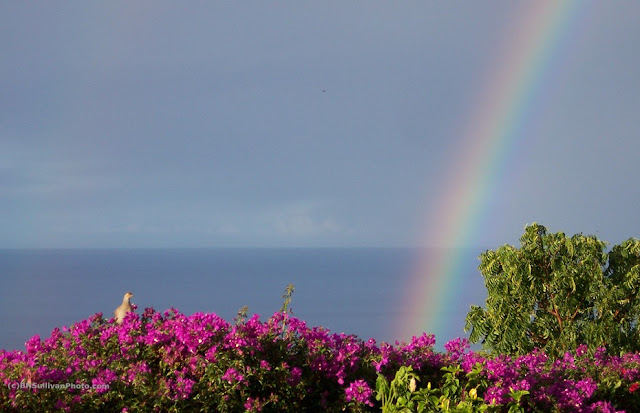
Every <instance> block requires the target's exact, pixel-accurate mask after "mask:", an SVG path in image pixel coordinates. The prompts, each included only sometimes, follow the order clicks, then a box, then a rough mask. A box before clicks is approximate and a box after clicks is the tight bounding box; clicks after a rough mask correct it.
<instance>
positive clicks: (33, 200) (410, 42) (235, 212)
mask: <svg viewBox="0 0 640 413" xmlns="http://www.w3.org/2000/svg"><path fill="white" fill-rule="evenodd" d="M518 4H519V3H516V2H506V1H503V2H496V1H483V2H456V1H453V2H436V1H425V2H402V3H395V2H394V3H390V2H382V1H368V2H277V3H274V2H257V1H247V2H188V3H176V2H167V1H153V2H151V1H137V2H128V1H126V2H125V1H109V2H91V3H85V2H71V1H70V2H38V3H24V2H4V3H3V4H2V5H0V36H1V38H2V39H3V40H4V41H3V42H2V43H1V44H0V55H1V56H2V60H1V62H0V90H1V91H2V92H1V93H0V247H9V248H14V247H15V248H21V247H54V248H55V247H209V246H274V247H278V246H409V245H416V244H424V245H439V239H428V240H425V239H423V234H424V233H425V231H424V228H421V226H424V225H428V223H425V217H426V216H429V213H430V210H431V209H432V208H434V204H435V200H437V199H438V195H439V194H443V193H445V189H446V185H447V183H448V182H449V181H448V180H447V179H448V176H447V175H446V174H447V173H448V172H450V169H448V167H449V166H451V165H455V163H456V161H458V160H459V159H458V158H457V157H458V156H459V154H460V149H459V148H460V146H461V145H464V144H465V142H464V138H465V137H463V136H459V132H460V130H461V125H463V124H464V122H466V121H467V120H468V119H469V117H470V116H471V115H472V113H473V111H474V109H476V108H474V105H477V104H478V102H479V101H478V95H477V94H478V91H480V90H482V89H483V86H486V85H485V84H484V83H485V82H486V81H487V74H490V73H492V72H493V71H497V70H498V69H499V67H498V65H500V64H503V63H504V57H502V58H501V57H500V51H501V45H503V44H504V43H505V40H506V39H509V37H510V36H517V35H518V33H517V32H516V33H513V32H512V31H510V30H512V27H513V24H514V22H516V23H517V22H518V21H521V20H522V21H526V19H524V18H523V16H521V15H520V14H521V12H520V10H521V8H520V7H518ZM584 4H585V6H584V8H583V7H582V6H579V8H578V10H577V11H578V12H579V13H576V17H575V19H574V20H572V21H571V24H570V25H569V24H568V26H567V29H566V31H565V32H564V33H563V37H562V39H561V43H560V44H559V45H558V47H557V53H556V54H555V55H554V56H553V59H552V60H551V61H550V62H549V66H548V67H547V69H546V72H545V75H544V76H543V77H541V78H540V82H539V84H538V85H537V86H536V94H535V100H534V102H533V103H532V104H531V107H530V110H529V111H528V112H527V116H526V118H525V119H524V122H523V125H525V126H526V128H524V130H521V131H520V132H519V133H522V134H523V135H522V136H521V137H519V138H518V141H517V142H518V143H517V144H516V145H515V146H514V149H513V150H512V152H511V153H510V154H509V156H508V158H507V159H506V164H505V167H504V168H503V172H502V176H500V177H498V179H496V181H495V183H496V184H495V186H494V187H493V188H492V191H493V195H492V197H491V198H492V200H491V203H490V205H489V207H488V210H487V213H485V214H483V215H482V216H481V217H478V219H481V220H482V222H483V224H482V228H484V230H483V231H482V232H481V233H480V234H478V236H477V237H476V238H475V239H474V240H471V241H472V243H474V244H477V245H487V246H495V245H499V244H503V243H515V242H517V239H518V237H519V236H520V235H521V233H522V231H523V227H524V225H525V224H526V223H530V222H533V221H537V222H540V223H543V224H545V225H547V226H548V227H549V229H550V230H552V231H560V230H562V231H565V232H567V233H568V234H573V233H576V232H584V233H588V234H596V235H598V236H599V237H600V238H602V239H603V240H606V241H609V242H611V243H614V244H615V243H619V242H621V241H622V240H624V239H627V238H629V237H632V236H633V237H639V236H640V219H638V211H640V185H639V184H638V177H639V175H640V174H639V173H638V155H639V154H640V81H639V79H638V76H639V74H640V49H639V48H638V47H637V45H638V41H639V40H640V25H638V24H637V21H638V18H639V17H640V3H637V2H606V3H605V2H597V3H593V2H584ZM586 4H589V6H586ZM479 173H481V171H480V172H479Z"/></svg>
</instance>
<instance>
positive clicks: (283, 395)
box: [0, 308, 640, 412]
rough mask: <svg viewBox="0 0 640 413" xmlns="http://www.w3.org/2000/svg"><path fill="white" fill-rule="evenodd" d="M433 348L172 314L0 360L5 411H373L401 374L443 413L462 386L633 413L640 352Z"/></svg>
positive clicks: (639, 407)
mask: <svg viewBox="0 0 640 413" xmlns="http://www.w3.org/2000/svg"><path fill="white" fill-rule="evenodd" d="M434 344H435V339H434V337H433V336H432V335H427V334H423V335H422V336H419V337H413V338H412V340H411V341H410V342H409V343H397V342H396V343H395V344H394V345H392V344H388V343H384V342H383V343H380V344H379V345H378V343H376V341H375V340H373V339H370V340H368V341H363V340H361V339H359V338H358V337H356V336H354V335H346V334H333V333H331V332H330V331H328V330H327V329H325V328H323V327H308V326H307V325H306V323H305V322H304V321H302V320H299V319H296V318H294V317H291V316H290V315H288V314H286V313H284V312H278V313H275V314H274V315H273V316H272V317H270V318H269V319H268V320H266V321H261V320H260V317H259V316H258V315H254V316H253V317H251V318H249V319H244V318H239V319H238V320H237V322H236V323H235V324H231V323H229V322H227V321H225V320H224V319H222V318H221V317H219V316H217V315H216V314H205V313H196V314H193V315H191V316H186V315H184V314H182V313H180V312H179V311H178V310H176V309H170V310H168V311H165V312H164V313H160V312H157V311H155V310H153V309H152V308H148V309H146V310H145V311H144V313H143V314H142V315H141V316H140V315H137V314H135V313H129V314H127V316H126V317H125V319H124V321H123V323H122V324H121V325H118V324H115V323H113V320H105V319H103V317H102V315H101V314H96V315H95V316H93V317H91V318H89V319H88V320H83V321H81V322H78V323H76V324H74V325H72V326H71V327H70V328H63V329H62V331H61V330H59V329H55V330H54V331H53V332H52V333H51V335H50V336H49V337H48V338H46V339H44V340H41V338H40V337H39V336H34V337H33V338H31V339H30V340H29V341H28V342H27V343H25V350H24V351H17V350H16V351H6V350H0V383H2V387H0V411H22V410H33V409H35V408H36V407H37V408H38V409H41V410H59V411H85V410H91V411H95V410H105V411H130V412H133V411H185V410H187V411H206V410H211V411H220V412H236V411H248V412H268V411H283V412H284V411H296V412H299V411H317V410H318V408H322V409H324V410H328V411H351V412H364V411H379V409H380V402H379V401H377V400H376V394H375V392H374V390H372V389H374V388H375V386H376V379H377V378H378V375H381V376H383V377H385V378H386V379H389V380H391V379H392V378H393V377H394V376H395V374H396V372H397V371H398V370H399V369H400V367H402V366H407V367H411V368H412V371H413V372H414V373H415V377H416V378H417V385H418V387H420V386H422V387H424V386H426V385H427V383H430V386H432V387H433V389H437V388H445V387H447V386H449V387H448V389H449V390H447V392H448V394H449V396H448V397H450V398H451V400H450V401H449V400H448V399H447V400H446V403H444V402H443V403H442V405H443V406H444V405H446V406H449V404H450V403H454V402H455V400H454V393H455V391H454V388H453V387H451V386H452V383H458V385H459V391H458V393H457V394H458V397H459V399H460V402H464V400H465V398H469V399H470V400H472V402H473V403H475V404H478V403H486V404H488V405H490V404H492V405H493V406H496V407H495V409H494V411H500V409H501V407H500V406H503V407H504V409H505V411H506V409H507V406H509V405H510V404H511V405H513V403H517V404H518V405H520V406H521V407H522V408H523V409H524V410H525V411H582V412H614V411H621V410H622V409H626V411H640V391H638V389H639V388H640V355H638V354H625V355H622V356H608V355H607V354H606V350H605V349H598V350H597V351H596V352H595V354H591V353H589V352H588V351H587V349H586V347H584V348H583V347H581V348H578V350H577V351H575V352H573V353H567V354H565V355H564V357H562V358H560V359H552V358H550V357H548V356H547V355H545V354H544V353H542V352H540V351H535V352H533V353H531V354H529V355H526V356H521V357H517V358H512V357H508V356H503V355H488V354H484V353H481V352H471V351H469V345H468V342H467V341H466V340H461V339H458V340H454V341H451V342H449V343H447V344H446V345H445V348H446V350H447V351H446V352H445V353H442V354H441V353H437V352H435V351H434V350H433V346H434ZM446 372H448V373H446ZM452 375H456V377H453V378H452ZM38 383H70V384H75V386H71V387H68V388H65V387H62V386H60V387H56V388H42V387H38V386H33V384H38ZM17 384H20V385H17ZM411 384H412V386H410V388H409V390H408V391H409V392H410V393H411V394H413V392H415V391H417V390H416V380H413V381H412V383H411ZM518 392H520V393H518ZM527 392H528V393H527ZM523 394H526V395H525V396H522V395H523Z"/></svg>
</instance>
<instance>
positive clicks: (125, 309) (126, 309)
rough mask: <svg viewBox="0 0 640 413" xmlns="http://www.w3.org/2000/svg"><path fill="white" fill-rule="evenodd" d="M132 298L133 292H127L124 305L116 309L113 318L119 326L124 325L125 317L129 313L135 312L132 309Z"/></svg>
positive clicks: (123, 300)
mask: <svg viewBox="0 0 640 413" xmlns="http://www.w3.org/2000/svg"><path fill="white" fill-rule="evenodd" d="M131 297H133V293H132V292H131V291H127V292H126V293H125V294H124V298H123V299H122V304H120V307H118V308H116V311H114V312H113V316H114V317H115V319H116V323H117V324H122V320H124V316H125V315H127V313H131V312H133V308H131V301H129V300H131Z"/></svg>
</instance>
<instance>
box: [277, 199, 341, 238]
mask: <svg viewBox="0 0 640 413" xmlns="http://www.w3.org/2000/svg"><path fill="white" fill-rule="evenodd" d="M320 209H321V208H320V206H319V205H316V204H313V203H310V204H297V205H291V206H288V207H284V208H283V209H282V210H281V211H280V213H279V214H278V216H277V219H276V229H277V231H278V233H280V234H282V235H292V236H315V235H324V234H331V233H337V232H341V231H342V230H343V228H342V226H340V225H339V224H338V223H337V222H336V220H335V219H334V218H333V217H331V216H325V215H323V214H322V212H320V211H319V210H320Z"/></svg>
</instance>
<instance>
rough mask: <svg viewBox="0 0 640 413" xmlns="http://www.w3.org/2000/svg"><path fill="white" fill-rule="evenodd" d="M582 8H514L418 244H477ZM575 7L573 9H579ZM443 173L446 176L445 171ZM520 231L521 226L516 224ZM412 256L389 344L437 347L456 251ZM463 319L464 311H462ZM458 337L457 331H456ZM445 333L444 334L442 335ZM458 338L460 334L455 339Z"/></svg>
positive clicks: (548, 2)
mask: <svg viewBox="0 0 640 413" xmlns="http://www.w3.org/2000/svg"><path fill="white" fill-rule="evenodd" d="M583 4H585V3H582V2H579V1H578V0H566V1H565V0H542V1H539V0H535V1H530V2H524V3H522V4H521V6H520V7H521V10H519V11H518V13H517V14H516V16H514V17H516V18H515V19H514V21H515V25H514V26H511V27H508V30H509V31H508V32H507V33H505V35H504V38H505V39H507V44H506V45H505V46H504V47H503V48H502V49H501V51H500V52H499V54H498V56H499V58H498V59H494V60H493V63H492V64H491V67H490V69H491V71H490V75H489V76H487V79H486V80H485V81H484V83H483V84H482V87H481V90H480V93H479V94H478V95H477V97H476V98H475V99H474V102H475V104H474V105H472V110H471V114H470V117H469V119H468V121H467V122H465V123H464V126H463V129H462V131H461V133H462V135H458V136H462V145H461V146H460V148H461V150H460V151H459V152H458V153H457V154H456V158H455V159H453V160H452V161H451V162H450V163H449V164H450V165H451V170H450V171H449V172H448V174H446V175H444V176H445V178H444V180H445V182H444V183H445V188H447V189H446V191H445V193H442V194H438V195H437V196H436V197H435V198H436V199H435V200H434V202H435V204H434V205H430V207H429V208H428V210H429V213H428V214H427V216H426V218H425V222H424V223H423V225H422V228H425V233H424V235H421V236H422V237H423V238H422V240H421V242H420V244H421V245H428V244H430V243H433V242H434V241H435V240H437V241H438V244H439V245H444V246H447V247H460V246H470V245H478V239H477V236H478V234H479V233H480V230H481V226H482V223H483V218H484V216H485V215H486V213H487V207H488V201H489V199H490V198H489V197H490V196H491V194H492V189H495V188H496V186H497V185H498V182H499V181H500V180H501V179H503V178H502V177H503V176H504V172H505V169H506V166H507V164H508V160H509V159H510V157H511V156H510V155H512V153H513V152H514V151H515V149H516V147H517V143H518V140H519V138H520V136H521V135H522V134H521V133H520V131H521V129H520V128H521V126H522V124H523V122H525V121H526V120H527V116H528V114H529V113H530V112H531V110H532V108H533V107H535V106H536V105H535V104H536V102H535V100H536V97H537V96H536V95H537V92H538V91H539V89H540V88H541V86H542V83H543V82H544V80H545V75H546V73H547V72H548V71H549V70H550V69H552V68H553V67H552V63H553V58H554V56H556V53H557V52H558V50H559V49H560V46H561V44H562V43H564V41H565V39H566V33H567V32H569V31H570V30H571V28H572V27H573V26H574V24H575V23H576V21H578V17H579V16H580V15H581V12H582V11H583V9H584V8H585V7H584V5H583ZM579 5H580V7H578V6H579ZM445 172H446V171H445ZM523 225H524V223H523ZM433 251H437V252H435V253H430V254H423V253H421V254H418V255H419V256H418V257H417V259H416V264H415V266H414V269H413V270H412V274H411V275H410V279H409V282H408V284H407V287H408V289H409V290H408V291H407V292H406V293H405V294H406V297H407V298H406V300H405V302H407V303H408V306H409V310H408V314H404V316H403V320H402V321H401V322H399V323H397V324H396V327H395V328H396V329H399V331H396V332H395V334H394V335H395V337H399V339H401V340H407V339H409V338H410V337H411V336H412V335H419V334H421V332H424V331H426V332H428V333H434V334H435V335H436V339H438V343H439V344H441V343H440V342H441V341H442V340H443V339H444V340H445V341H448V340H450V339H453V338H455V336H454V337H446V336H445V337H441V336H442V335H444V334H442V332H443V330H444V329H447V328H449V326H448V325H447V324H449V323H448V320H447V317H446V316H443V315H442V314H439V313H438V311H440V312H442V309H443V307H444V306H446V304H447V303H450V302H452V301H453V298H454V297H453V294H454V293H455V290H456V288H454V287H456V286H457V284H459V283H461V282H462V276H463V274H462V273H461V269H462V268H463V265H461V262H462V257H461V254H462V252H461V250H460V249H459V248H440V249H437V250H433ZM465 312H466V310H465ZM456 327H458V328H459V331H460V333H462V329H463V328H464V325H461V326H456ZM449 330H450V328H449ZM458 335H462V334H458Z"/></svg>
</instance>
